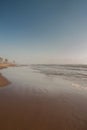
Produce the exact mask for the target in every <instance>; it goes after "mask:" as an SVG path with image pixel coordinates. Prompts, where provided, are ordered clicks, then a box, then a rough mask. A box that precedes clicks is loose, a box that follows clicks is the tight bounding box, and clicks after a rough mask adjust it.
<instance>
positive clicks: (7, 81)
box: [0, 74, 10, 87]
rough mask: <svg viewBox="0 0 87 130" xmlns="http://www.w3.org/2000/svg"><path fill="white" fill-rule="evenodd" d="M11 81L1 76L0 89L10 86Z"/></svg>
mask: <svg viewBox="0 0 87 130" xmlns="http://www.w3.org/2000/svg"><path fill="white" fill-rule="evenodd" d="M9 84H10V81H9V80H8V79H6V78H5V77H4V76H2V74H0V87H3V86H6V85H9Z"/></svg>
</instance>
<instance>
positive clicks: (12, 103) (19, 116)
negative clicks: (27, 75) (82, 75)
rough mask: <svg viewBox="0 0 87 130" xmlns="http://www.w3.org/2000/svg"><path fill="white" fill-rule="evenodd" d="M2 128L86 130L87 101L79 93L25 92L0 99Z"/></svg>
mask: <svg viewBox="0 0 87 130" xmlns="http://www.w3.org/2000/svg"><path fill="white" fill-rule="evenodd" d="M0 103H1V105H0V129H1V130H87V109H86V108H87V103H86V99H85V98H82V97H80V95H66V94H60V95H58V96H54V97H51V96H48V95H47V96H46V95H42V96H41V95H39V94H38V95H35V92H34V93H33V91H32V93H24V94H23V95H19V94H15V93H11V94H9V93H8V92H5V93H4V95H3V94H1V99H0Z"/></svg>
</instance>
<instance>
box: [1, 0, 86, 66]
mask: <svg viewBox="0 0 87 130" xmlns="http://www.w3.org/2000/svg"><path fill="white" fill-rule="evenodd" d="M0 36H1V37H0V56H1V57H6V58H8V59H9V60H15V61H16V62H17V63H24V64H25V63H28V64H39V63H40V64H41V63H42V64H87V50H86V49H87V1H86V0H44V1H43V0H15V1H13V0H1V2H0Z"/></svg>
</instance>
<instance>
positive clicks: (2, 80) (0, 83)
mask: <svg viewBox="0 0 87 130" xmlns="http://www.w3.org/2000/svg"><path fill="white" fill-rule="evenodd" d="M10 66H15V65H13V64H0V69H5V68H8V67H10ZM9 84H10V81H9V80H8V79H6V78H5V77H4V76H3V75H2V74H1V73H0V87H3V86H6V85H9Z"/></svg>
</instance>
